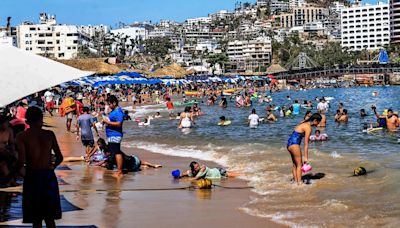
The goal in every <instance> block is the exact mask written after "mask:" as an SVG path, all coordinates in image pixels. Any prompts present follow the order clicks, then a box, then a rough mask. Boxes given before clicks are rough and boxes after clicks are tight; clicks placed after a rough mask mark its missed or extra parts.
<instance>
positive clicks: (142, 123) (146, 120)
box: [138, 117, 150, 126]
mask: <svg viewBox="0 0 400 228" xmlns="http://www.w3.org/2000/svg"><path fill="white" fill-rule="evenodd" d="M138 125H139V126H150V117H148V118H145V119H144V122H139V123H138Z"/></svg>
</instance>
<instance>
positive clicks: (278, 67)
mask: <svg viewBox="0 0 400 228" xmlns="http://www.w3.org/2000/svg"><path fill="white" fill-rule="evenodd" d="M283 71H287V70H286V69H285V68H283V67H282V66H281V65H279V64H275V63H273V64H271V66H269V67H268V68H267V73H268V74H274V73H279V72H283Z"/></svg>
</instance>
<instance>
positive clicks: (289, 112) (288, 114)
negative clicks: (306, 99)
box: [285, 106, 293, 116]
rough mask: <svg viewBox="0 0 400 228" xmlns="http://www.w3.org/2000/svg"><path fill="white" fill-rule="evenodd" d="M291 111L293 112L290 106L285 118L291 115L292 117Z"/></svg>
mask: <svg viewBox="0 0 400 228" xmlns="http://www.w3.org/2000/svg"><path fill="white" fill-rule="evenodd" d="M292 111H293V107H292V106H290V107H289V108H288V110H286V112H285V116H291V115H292Z"/></svg>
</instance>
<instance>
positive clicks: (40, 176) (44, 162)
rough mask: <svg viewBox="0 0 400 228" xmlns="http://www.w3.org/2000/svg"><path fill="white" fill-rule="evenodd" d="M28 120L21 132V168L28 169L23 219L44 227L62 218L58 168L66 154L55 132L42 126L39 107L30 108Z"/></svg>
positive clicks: (19, 143) (25, 177)
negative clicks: (62, 150) (56, 171)
mask: <svg viewBox="0 0 400 228" xmlns="http://www.w3.org/2000/svg"><path fill="white" fill-rule="evenodd" d="M26 120H27V123H28V124H29V126H30V128H29V129H28V130H26V131H24V132H21V133H19V134H18V135H17V148H18V157H19V159H18V168H19V170H21V171H20V173H21V174H22V175H23V174H24V173H25V175H24V186H23V193H22V215H23V222H24V223H33V227H42V221H43V220H44V221H45V222H46V227H56V225H55V222H54V220H56V219H61V203H60V195H59V190H58V183H57V177H56V175H55V173H54V169H55V168H56V167H57V166H58V165H59V164H61V162H62V161H63V156H62V154H61V151H60V147H59V146H58V142H57V139H56V136H55V134H54V132H52V131H49V130H43V129H42V126H43V113H42V111H41V110H40V109H39V108H38V107H34V106H33V107H30V108H28V110H27V112H26ZM52 152H54V154H52ZM53 156H54V157H55V159H53Z"/></svg>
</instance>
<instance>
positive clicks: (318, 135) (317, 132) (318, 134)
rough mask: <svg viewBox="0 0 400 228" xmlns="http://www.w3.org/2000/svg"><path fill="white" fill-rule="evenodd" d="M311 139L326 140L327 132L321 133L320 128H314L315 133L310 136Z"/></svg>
mask: <svg viewBox="0 0 400 228" xmlns="http://www.w3.org/2000/svg"><path fill="white" fill-rule="evenodd" d="M310 140H311V141H326V140H328V135H327V134H325V133H324V134H321V131H320V130H315V135H311V136H310Z"/></svg>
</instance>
